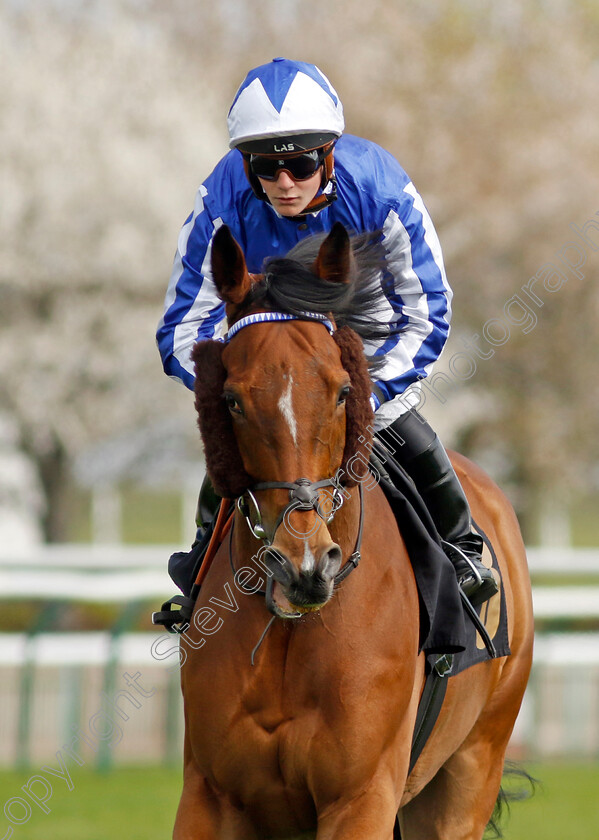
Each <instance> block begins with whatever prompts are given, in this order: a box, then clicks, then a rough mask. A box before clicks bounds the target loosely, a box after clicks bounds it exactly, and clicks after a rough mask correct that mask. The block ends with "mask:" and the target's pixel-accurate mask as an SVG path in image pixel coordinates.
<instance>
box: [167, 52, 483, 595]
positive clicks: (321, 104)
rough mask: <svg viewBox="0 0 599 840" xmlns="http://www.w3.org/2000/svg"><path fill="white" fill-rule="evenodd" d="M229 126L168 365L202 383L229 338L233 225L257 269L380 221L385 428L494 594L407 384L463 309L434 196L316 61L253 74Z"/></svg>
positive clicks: (179, 283) (462, 572) (451, 551)
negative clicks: (433, 215) (210, 356)
mask: <svg viewBox="0 0 599 840" xmlns="http://www.w3.org/2000/svg"><path fill="white" fill-rule="evenodd" d="M228 127H229V137H230V143H229V145H230V148H231V151H229V152H228V154H226V155H225V157H224V158H222V160H221V161H220V162H219V163H218V164H217V166H216V168H215V169H214V171H213V172H212V174H211V175H209V176H208V178H207V179H206V180H205V181H204V183H203V184H202V185H201V186H200V188H199V191H198V193H197V198H196V203H195V207H194V210H193V212H192V213H191V215H190V216H189V218H188V219H187V221H186V223H185V225H184V226H183V229H182V230H181V233H180V236H179V241H178V249H177V253H176V256H175V261H174V267H173V272H172V276H171V280H170V284H169V287H168V290H167V293H166V300H165V311H164V316H163V318H162V320H161V322H160V324H159V327H158V334H157V340H158V346H159V349H160V353H161V356H162V360H163V364H164V369H165V372H166V373H167V374H168V375H169V376H171V377H174V378H175V379H179V380H181V381H182V382H183V383H184V384H185V385H186V386H187V387H188V388H191V389H193V386H194V370H193V364H192V362H191V360H190V352H191V349H192V346H193V344H194V343H195V342H196V341H198V340H203V339H210V338H214V337H216V336H218V335H219V330H220V329H221V327H222V322H223V319H224V304H223V303H222V302H221V300H220V299H219V298H218V296H217V294H216V290H215V286H214V283H213V280H212V277H211V267H210V255H211V247H210V246H211V241H212V237H213V235H214V232H215V231H216V230H217V229H218V227H220V226H221V225H222V224H226V225H228V226H229V228H230V229H231V232H232V234H233V236H234V237H235V239H236V240H237V241H238V242H239V243H240V245H241V247H242V249H243V251H244V254H245V259H246V262H247V266H248V270H249V271H250V272H253V273H259V272H260V271H261V269H262V264H263V262H264V259H265V258H266V257H271V256H281V255H284V254H286V253H287V252H288V251H289V250H291V248H292V247H293V246H294V245H296V244H297V243H298V242H299V241H300V240H301V239H303V238H305V237H307V236H310V235H313V234H318V233H326V232H328V231H329V230H330V229H331V228H332V226H333V225H334V223H335V222H342V223H343V225H344V226H345V227H346V228H347V229H348V230H350V231H353V232H355V233H362V232H375V231H381V236H382V245H383V248H384V253H385V259H386V265H387V274H386V277H385V278H384V281H383V282H384V290H385V295H386V297H387V300H388V304H389V305H388V315H387V320H388V326H389V334H388V337H387V338H386V339H385V340H384V341H380V340H379V341H372V342H368V343H366V344H365V350H366V352H367V353H368V354H369V355H374V356H376V355H381V356H384V362H383V363H382V365H381V366H380V367H379V368H377V372H376V377H377V378H376V381H374V382H373V390H372V397H371V402H372V406H373V409H374V411H375V432H376V435H377V437H378V438H379V440H380V441H382V442H383V444H384V445H385V446H386V448H387V449H388V450H389V451H390V452H391V453H392V455H393V457H394V458H395V460H397V461H398V462H399V463H400V464H401V466H402V467H403V468H404V469H405V470H406V472H407V473H408V474H409V476H410V477H411V478H412V480H413V482H414V484H415V485H416V488H417V489H418V491H419V493H420V495H421V496H422V498H423V500H424V502H425V504H426V505H427V507H428V510H429V512H430V514H431V517H432V519H433V521H434V523H435V525H436V528H437V530H438V532H439V535H440V536H441V538H442V540H443V541H444V544H445V546H446V550H447V554H448V556H449V557H450V559H451V560H452V562H453V564H454V566H455V569H456V573H457V576H458V580H459V583H460V585H461V587H462V589H463V590H464V592H465V593H466V594H467V595H468V597H469V598H470V599H471V601H472V602H473V603H481V602H483V601H485V600H486V599H488V598H490V597H491V595H493V594H494V593H495V592H496V591H497V585H496V583H495V579H494V577H493V575H492V573H491V571H490V570H489V569H487V568H486V567H485V566H484V565H483V563H482V562H481V551H482V539H481V538H480V537H479V536H478V535H477V534H474V533H472V530H471V519H470V509H469V506H468V502H467V500H466V496H465V494H464V491H463V490H462V487H461V485H460V482H459V480H458V478H457V476H456V474H455V472H454V470H453V468H452V466H451V464H450V462H449V458H448V456H447V454H446V452H445V449H444V447H443V445H442V443H441V441H440V440H439V438H438V437H437V435H436V434H435V432H434V431H433V429H432V428H431V427H430V426H429V424H428V423H427V422H426V420H425V419H424V418H423V417H422V416H421V415H420V414H419V413H418V412H417V411H416V410H415V408H413V407H411V403H410V400H408V399H407V395H406V393H405V392H406V390H407V389H408V388H410V386H413V388H410V392H411V393H412V392H413V390H414V389H417V388H418V384H417V383H418V382H419V381H420V380H421V379H423V378H424V377H426V376H427V375H428V374H429V373H430V371H431V369H432V366H433V364H434V362H435V361H436V360H437V358H438V357H439V354H440V353H441V351H442V349H443V346H444V345H445V342H446V340H447V336H448V333H449V321H450V316H451V298H452V292H451V289H450V287H449V285H448V282H447V278H446V276H445V270H444V267H443V258H442V254H441V248H440V245H439V241H438V238H437V235H436V232H435V229H434V227H433V224H432V221H431V219H430V217H429V215H428V212H427V210H426V208H425V206H424V203H423V201H422V198H421V197H420V195H419V194H418V192H417V191H416V189H415V188H414V185H413V184H412V182H411V181H410V179H409V178H408V176H407V175H406V173H405V172H404V170H403V169H402V168H401V166H400V165H399V164H398V162H397V161H396V160H395V159H394V158H393V157H392V156H391V155H390V154H389V153H388V152H386V151H384V150H383V149H382V148H380V147H379V146H377V145H376V144H375V143H372V142H370V141H368V140H364V139H361V138H359V137H354V136H351V135H348V134H344V133H343V130H344V119H343V108H342V105H341V101H340V99H339V97H338V95H337V93H336V91H335V90H334V88H333V87H332V85H331V83H330V82H329V81H328V79H327V78H326V77H325V76H324V75H323V73H321V71H320V70H319V69H318V68H317V67H315V66H314V65H312V64H306V63H304V62H300V61H290V60H287V59H284V58H275V59H274V60H273V61H271V62H270V63H268V64H264V65H262V66H261V67H257V68H255V69H254V70H251V71H250V73H248V75H247V77H246V79H245V80H244V81H243V83H242V84H241V87H240V88H239V90H238V91H237V94H236V95H235V99H234V101H233V104H232V106H231V109H230V111H229V115H228ZM200 506H201V501H200ZM191 571H192V570H191V569H190V570H189V573H190V574H191Z"/></svg>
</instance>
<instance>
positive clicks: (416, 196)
mask: <svg viewBox="0 0 599 840" xmlns="http://www.w3.org/2000/svg"><path fill="white" fill-rule="evenodd" d="M404 192H407V193H408V195H411V196H412V198H413V200H414V208H415V209H416V210H418V212H419V213H420V214H421V216H422V227H423V228H424V241H425V242H426V244H427V245H428V247H429V248H430V251H431V254H432V255H433V259H434V261H435V263H436V265H437V268H438V269H439V273H440V275H441V279H442V281H443V286H444V287H445V289H446V291H447V307H448V309H447V316H446V318H447V320H448V321H449V319H450V317H451V299H452V297H453V292H452V290H451V287H450V285H449V282H448V280H447V275H446V273H445V263H444V262H443V253H442V251H441V243H440V242H439V237H438V236H437V231H436V230H435V226H434V224H433V220H432V219H431V217H430V215H429V212H428V210H427V209H426V206H425V204H424V201H423V200H422V196H421V195H420V193H419V192H418V191H417V189H416V187H415V186H414V184H413V183H412V182H411V181H410V183H409V184H407V185H406V187H404Z"/></svg>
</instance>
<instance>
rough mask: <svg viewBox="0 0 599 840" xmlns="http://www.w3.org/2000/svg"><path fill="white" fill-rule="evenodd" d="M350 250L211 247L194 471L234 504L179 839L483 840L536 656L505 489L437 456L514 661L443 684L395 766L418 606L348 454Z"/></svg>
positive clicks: (195, 630)
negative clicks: (498, 608) (503, 610)
mask: <svg viewBox="0 0 599 840" xmlns="http://www.w3.org/2000/svg"><path fill="white" fill-rule="evenodd" d="M356 260H357V257H356V251H355V249H354V248H352V241H351V240H350V237H349V236H348V234H347V232H346V231H345V228H344V227H343V226H342V225H336V226H335V227H334V228H333V230H332V231H331V233H330V234H329V235H328V236H327V237H326V238H325V239H323V240H322V241H321V244H319V250H318V252H317V256H316V258H315V259H314V261H313V263H311V264H310V267H309V268H306V267H305V266H300V267H299V268H298V266H299V263H296V262H295V261H294V260H291V259H290V260H284V259H283V260H274V261H272V262H271V263H269V264H267V266H266V267H265V273H264V274H263V275H256V276H253V275H250V274H249V273H248V270H247V267H246V264H245V260H244V256H243V252H242V250H241V248H240V246H239V245H238V244H237V243H236V241H235V240H234V238H233V237H232V235H231V233H230V231H229V230H228V228H226V227H222V228H220V229H219V230H218V231H217V232H216V234H215V236H214V239H213V244H212V268H213V276H214V282H215V284H216V287H217V289H218V292H219V294H220V296H221V298H222V299H223V301H224V302H225V304H226V314H227V317H228V322H229V334H228V336H227V339H226V340H225V341H224V342H221V341H208V342H201V343H198V344H197V345H196V349H195V350H194V358H195V363H196V383H197V384H196V404H197V409H198V412H199V423H200V428H201V431H202V435H203V437H204V445H205V448H206V458H207V466H208V472H209V474H210V476H211V478H212V480H213V483H214V485H215V487H216V489H217V491H218V492H219V493H220V494H221V495H224V496H226V497H227V498H228V499H238V503H237V506H236V508H235V513H234V517H233V527H232V530H231V531H230V532H229V534H228V536H227V537H226V538H225V539H224V541H223V542H222V544H221V546H220V548H219V549H218V552H217V554H216V557H215V559H214V562H213V563H212V565H211V567H210V570H209V571H208V573H207V575H206V576H205V579H204V580H203V583H202V586H201V590H200V593H199V596H198V598H197V602H196V604H195V609H194V614H193V619H192V621H191V624H190V626H189V628H188V630H187V632H186V633H185V634H184V635H183V637H182V639H181V645H182V648H181V649H182V660H184V661H183V664H182V668H181V681H182V692H183V698H184V713H185V739H184V781H183V791H182V796H181V800H180V804H179V808H178V811H177V816H176V822H175V827H174V835H173V836H174V840H266V838H281V840H299V839H300V838H302V840H308V838H316V840H392V838H394V837H397V836H399V830H398V828H397V827H396V820H397V819H398V820H399V826H400V831H401V837H402V838H403V840H415V838H426V840H458V838H459V840H480V838H481V837H482V835H483V833H484V831H485V827H486V825H487V823H488V821H489V819H490V817H491V814H492V812H493V808H494V805H495V802H496V799H497V797H498V792H499V790H500V784H501V777H502V770H503V766H504V756H505V751H506V747H507V745H508V740H509V738H510V734H511V732H512V728H513V726H514V723H515V720H516V716H517V714H518V710H519V707H520V703H521V700H522V696H523V693H524V689H525V686H526V683H527V679H528V675H529V670H530V666H531V658H532V638H533V622H532V606H531V592H530V581H529V577H528V570H527V562H526V556H525V551H524V546H523V542H522V538H521V535H520V531H519V528H518V524H517V520H516V517H515V514H514V512H513V510H512V508H511V506H510V504H509V502H508V501H507V499H506V498H505V496H504V495H503V494H502V492H501V491H500V490H499V489H498V488H497V486H496V485H495V484H494V483H493V482H492V481H491V480H490V478H489V477H487V475H486V474H485V473H483V471H482V470H481V469H479V468H478V467H476V466H475V465H474V464H473V463H471V462H470V461H468V460H467V459H466V458H464V457H461V456H460V455H458V454H452V462H453V464H454V467H455V469H456V471H457V474H458V476H459V478H460V480H461V482H462V484H463V486H464V489H465V491H466V494H467V496H468V499H469V502H470V505H471V508H472V513H473V517H474V519H475V520H476V521H477V523H479V524H480V525H481V527H482V528H483V530H484V531H485V533H486V534H487V535H488V536H489V538H490V539H491V541H492V543H493V545H494V546H495V549H496V554H497V557H498V562H499V566H500V569H501V574H502V585H503V589H504V593H505V600H506V606H507V614H508V623H509V643H510V648H511V655H510V656H503V657H500V658H496V659H489V660H487V661H484V662H481V663H480V664H477V665H475V666H473V667H471V668H469V669H467V670H465V671H463V672H462V673H459V674H458V675H456V676H454V677H451V679H450V680H449V686H448V689H447V693H446V698H445V702H444V705H443V708H442V710H441V713H440V716H439V718H438V720H437V723H436V725H435V727H434V730H433V732H432V734H431V736H430V738H429V739H428V741H427V743H426V745H425V747H424V749H423V751H422V753H421V754H420V757H419V759H418V761H417V763H416V765H415V766H414V768H413V769H412V770H411V771H410V769H409V765H410V746H411V741H412V735H413V731H414V725H415V718H416V711H417V706H418V702H419V698H420V695H421V692H422V690H423V685H424V680H425V658H424V654H423V652H422V651H421V650H419V599H418V592H417V587H416V583H415V578H414V573H413V570H412V566H411V562H410V558H409V557H408V553H407V551H406V547H405V544H404V541H403V540H402V536H401V533H400V530H399V528H398V524H397V522H396V519H395V516H394V515H393V513H392V511H391V508H390V506H389V504H388V502H387V500H386V498H385V495H384V493H383V491H382V489H381V487H380V486H378V484H377V483H376V482H371V481H370V479H371V478H372V476H371V475H370V474H369V473H367V472H366V470H365V469H363V461H364V460H366V459H358V460H354V463H353V464H352V463H351V456H353V455H354V454H355V452H356V451H357V449H358V448H359V446H360V445H361V444H360V441H361V442H362V443H363V442H364V440H365V435H366V432H365V429H366V428H367V427H368V425H369V423H370V422H371V420H372V416H371V414H370V411H371V410H370V407H369V394H370V380H369V377H368V370H367V368H366V361H365V359H364V353H363V344H362V341H361V340H360V338H358V337H357V336H356V334H355V333H354V332H353V331H352V330H351V329H350V328H349V327H348V326H347V325H345V326H342V327H340V326H339V325H340V324H341V323H345V324H347V323H349V320H348V317H347V314H348V312H349V311H350V310H351V309H352V303H351V301H352V300H353V301H354V304H353V309H354V315H356V319H355V322H356V323H358V324H359V322H360V320H361V319H362V320H363V316H364V312H363V311H361V312H359V311H357V310H360V308H362V310H363V306H364V298H362V299H361V303H360V302H359V304H358V305H356V300H358V301H360V292H359V285H360V284H359V274H360V271H359V270H358V268H357V262H356ZM300 269H301V271H300ZM294 271H295V272H296V273H301V272H303V273H304V274H305V275H306V276H307V278H308V279H307V281H306V282H305V283H304V286H305V289H304V291H305V302H304V303H303V304H302V299H301V295H299V294H295V295H294V294H292V293H291V291H289V290H290V289H291V288H292V287H291V286H290V285H289V282H291V281H289V282H288V284H287V286H285V276H287V279H288V280H289V277H290V276H291V275H293V273H294ZM306 272H307V274H306ZM279 284H283V285H282V286H281V288H283V289H284V290H285V289H286V291H284V293H281V292H280V290H279V292H278V298H277V293H276V290H277V288H279ZM352 295H354V297H353V298H352ZM282 296H283V297H285V299H286V300H288V301H290V303H289V306H286V305H285V304H284V302H282V301H281V297H282ZM310 302H311V305H309V303H310ZM362 432H363V433H362ZM340 475H341V476H342V478H341V480H339V478H338V477H339V476H340ZM336 477H337V478H336ZM357 554H358V555H359V556H361V562H360V563H359V566H357V568H355V569H354V570H353V571H352V573H351V574H348V572H349V571H350V570H351V569H352V568H353V565H355V564H356V562H357V560H356V557H357ZM352 564H353V565H352ZM342 578H343V580H342ZM341 580H342V582H341ZM264 593H266V601H267V602H268V604H269V606H270V609H271V612H273V613H274V616H276V617H275V618H272V619H271V617H270V615H269V612H268V611H267V609H266V605H265V599H264V597H262V595H264ZM286 619H287V620H286ZM269 620H270V623H269ZM271 625H272V626H271ZM266 629H268V632H265V630H266ZM258 643H259V645H258Z"/></svg>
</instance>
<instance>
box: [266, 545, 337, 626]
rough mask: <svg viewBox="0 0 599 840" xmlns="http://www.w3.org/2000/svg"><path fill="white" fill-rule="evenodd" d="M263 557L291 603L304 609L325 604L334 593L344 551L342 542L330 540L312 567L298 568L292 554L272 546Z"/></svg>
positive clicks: (307, 609) (314, 608) (308, 609)
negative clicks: (288, 554) (339, 543)
mask: <svg viewBox="0 0 599 840" xmlns="http://www.w3.org/2000/svg"><path fill="white" fill-rule="evenodd" d="M262 559H263V561H264V562H265V564H266V566H267V568H268V569H269V571H270V572H271V573H272V576H273V579H274V580H275V581H276V582H277V583H278V584H279V585H280V587H281V588H282V590H283V593H284V596H285V599H286V600H287V601H288V602H289V604H290V605H291V606H292V607H295V608H297V609H299V610H300V611H310V610H316V609H319V608H320V607H322V606H324V604H326V602H327V601H328V600H329V598H330V597H331V595H332V594H333V588H334V586H335V575H336V574H337V572H338V571H339V567H340V566H341V560H342V555H341V549H340V548H339V546H338V545H337V544H336V543H330V545H329V546H328V548H327V549H326V550H324V551H323V552H322V553H321V555H320V557H319V558H318V561H317V562H316V564H315V566H314V568H312V569H309V570H304V569H298V568H297V567H296V566H295V565H294V563H293V562H292V561H291V560H290V559H289V557H287V556H286V555H285V554H283V553H282V552H281V551H280V550H278V549H276V548H273V547H272V546H271V548H270V549H269V550H268V551H266V552H265V553H264V555H263V558H262Z"/></svg>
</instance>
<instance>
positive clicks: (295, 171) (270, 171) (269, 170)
mask: <svg viewBox="0 0 599 840" xmlns="http://www.w3.org/2000/svg"><path fill="white" fill-rule="evenodd" d="M332 148H333V147H332V145H329V146H326V147H324V148H321V149H313V150H312V151H310V152H303V153H302V154H301V155H294V156H293V157H288V158H278V157H267V156H266V155H249V165H250V171H251V173H252V175H255V176H256V177H257V178H262V179H263V180H264V181H276V180H277V176H278V174H279V172H280V171H281V169H284V170H285V172H288V173H289V174H290V175H291V177H292V178H293V180H294V181H306V180H307V179H308V178H311V177H312V175H314V174H315V173H316V172H318V170H319V169H320V167H321V166H322V162H323V160H324V159H325V158H326V156H327V155H328V154H329V152H330V151H331V150H332Z"/></svg>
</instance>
